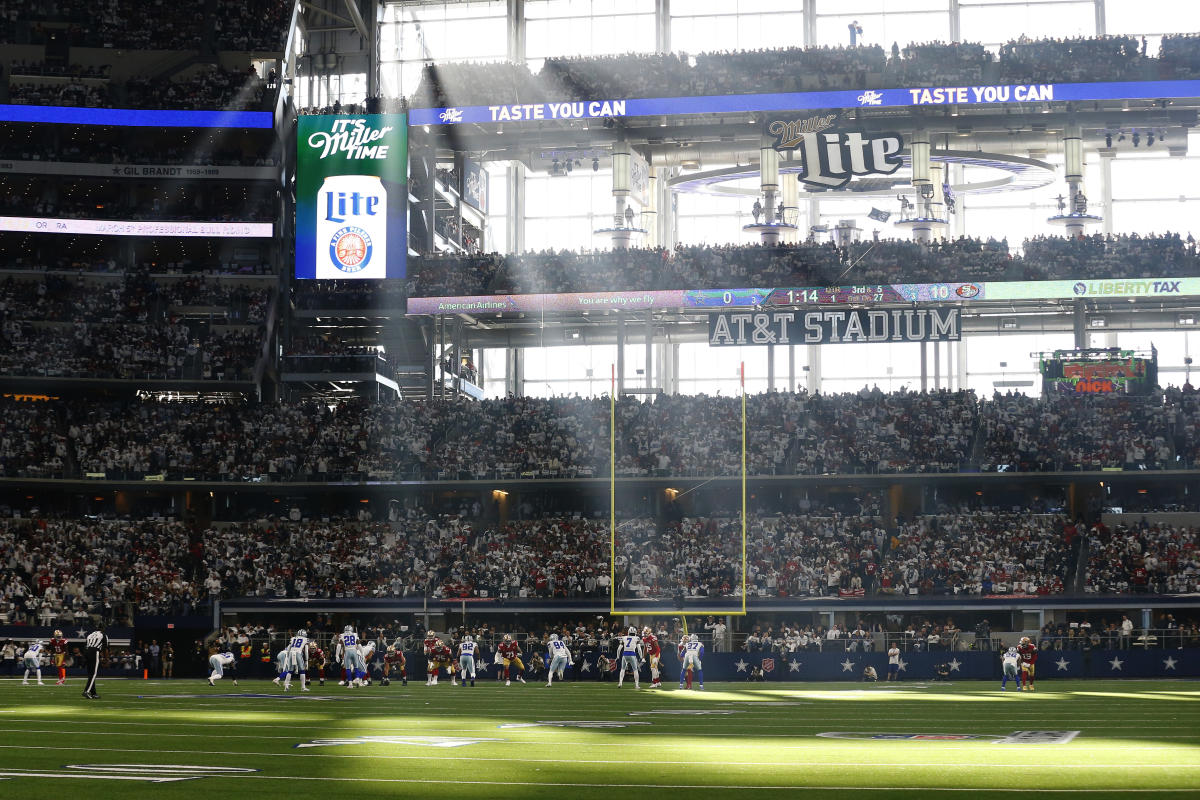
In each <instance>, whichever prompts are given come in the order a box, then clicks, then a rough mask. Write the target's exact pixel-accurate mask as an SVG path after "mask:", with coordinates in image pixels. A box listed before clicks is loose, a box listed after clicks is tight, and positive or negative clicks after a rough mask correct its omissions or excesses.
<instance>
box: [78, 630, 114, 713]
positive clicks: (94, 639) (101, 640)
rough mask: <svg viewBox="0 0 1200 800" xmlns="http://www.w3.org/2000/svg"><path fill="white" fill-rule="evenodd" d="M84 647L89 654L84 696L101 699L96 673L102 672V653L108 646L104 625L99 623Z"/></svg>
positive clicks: (86, 659)
mask: <svg viewBox="0 0 1200 800" xmlns="http://www.w3.org/2000/svg"><path fill="white" fill-rule="evenodd" d="M84 647H86V648H87V656H86V658H85V659H84V662H83V664H84V669H85V670H86V672H87V676H88V682H87V688H85V689H84V690H83V696H84V697H86V698H88V699H89V700H99V699H100V695H98V694H96V674H97V673H99V672H100V655H101V653H103V652H104V651H105V650H106V649H107V648H108V637H107V636H105V635H104V626H103V625H97V626H96V629H95V630H94V631H92V632H91V633H89V634H88V635H87V639H85V640H84Z"/></svg>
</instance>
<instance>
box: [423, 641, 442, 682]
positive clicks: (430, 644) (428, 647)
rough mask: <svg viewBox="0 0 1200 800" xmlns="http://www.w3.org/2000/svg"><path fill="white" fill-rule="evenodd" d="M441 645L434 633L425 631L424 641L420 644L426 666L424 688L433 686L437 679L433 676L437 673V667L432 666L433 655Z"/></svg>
mask: <svg viewBox="0 0 1200 800" xmlns="http://www.w3.org/2000/svg"><path fill="white" fill-rule="evenodd" d="M441 645H442V640H441V639H439V638H438V637H437V634H436V633H434V632H433V631H432V630H430V631H426V633H425V641H424V642H422V652H423V653H424V654H425V658H426V664H425V685H426V686H433V684H434V681H435V678H436V677H437V676H436V675H435V673H436V672H437V667H436V666H434V661H435V659H434V657H433V653H434V651H435V650H437V649H438V648H439V647H441Z"/></svg>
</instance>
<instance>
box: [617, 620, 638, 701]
mask: <svg viewBox="0 0 1200 800" xmlns="http://www.w3.org/2000/svg"><path fill="white" fill-rule="evenodd" d="M617 649H618V653H619V655H620V658H619V659H618V663H617V688H618V689H620V688H621V685H622V684H624V683H625V670H627V669H628V670H632V672H633V688H635V689H640V688H642V684H641V679H640V678H639V677H638V670H639V669H641V666H642V664H641V662H642V652H643V649H642V638H641V637H640V636H638V632H637V628H630V629H629V631H628V632H627V633H626V634H625V635H624V636H622V637H621V638H620V639H618V640H617Z"/></svg>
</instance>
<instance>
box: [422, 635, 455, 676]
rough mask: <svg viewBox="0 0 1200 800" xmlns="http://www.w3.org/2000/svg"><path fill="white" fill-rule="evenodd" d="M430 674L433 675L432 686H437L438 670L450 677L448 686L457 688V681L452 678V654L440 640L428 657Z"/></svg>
mask: <svg viewBox="0 0 1200 800" xmlns="http://www.w3.org/2000/svg"><path fill="white" fill-rule="evenodd" d="M429 663H430V665H431V667H430V672H431V673H432V674H433V685H434V686H437V682H438V670H439V669H445V670H446V674H447V675H449V676H450V684H451V685H452V686H457V685H458V681H457V680H456V679H455V677H454V653H453V652H452V651H451V650H450V646H449V645H448V644H446V643H445V642H443V641H442V640H441V639H439V640H438V643H437V645H436V646H434V648H433V652H432V653H431V655H430V662H429Z"/></svg>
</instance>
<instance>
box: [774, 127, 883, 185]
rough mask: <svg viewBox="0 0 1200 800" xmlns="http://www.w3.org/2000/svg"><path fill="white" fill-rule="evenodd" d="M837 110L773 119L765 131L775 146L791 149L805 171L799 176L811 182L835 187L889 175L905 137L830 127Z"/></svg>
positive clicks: (780, 148) (776, 147)
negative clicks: (855, 178) (852, 179)
mask: <svg viewBox="0 0 1200 800" xmlns="http://www.w3.org/2000/svg"><path fill="white" fill-rule="evenodd" d="M836 119H837V114H830V115H826V116H821V115H817V116H812V117H798V118H783V119H774V120H771V121H770V122H768V123H767V126H766V128H767V133H768V135H770V136H774V137H775V145H774V147H775V149H776V150H778V151H779V152H781V153H785V152H791V151H794V152H796V153H797V154H799V156H800V163H801V164H802V165H803V166H804V172H803V173H802V174H801V175H800V180H801V181H802V182H803V183H807V184H809V185H810V186H817V187H820V188H823V189H837V188H840V187H842V186H845V185H846V184H847V183H849V182H850V179H851V178H853V177H855V176H863V175H891V174H892V173H893V172H895V171H896V170H898V169H900V164H901V160H900V151H901V150H902V149H904V137H903V136H901V135H900V134H898V133H893V132H888V133H874V134H871V133H864V132H863V131H832V130H829V128H830V127H831V126H832V125H833V124H834V121H835V120H836Z"/></svg>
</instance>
